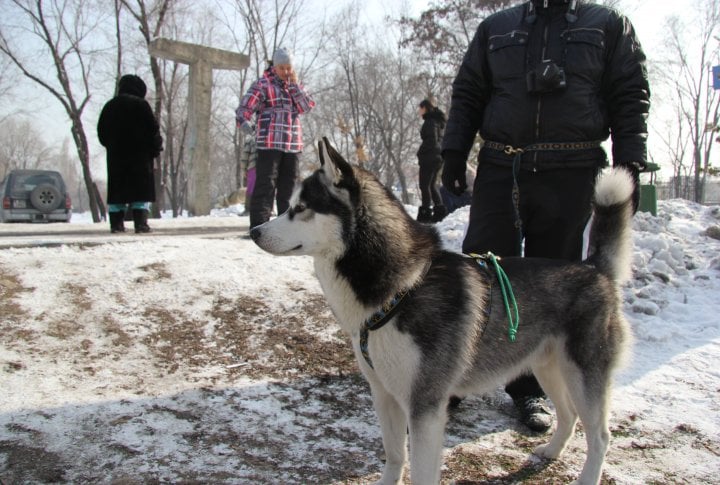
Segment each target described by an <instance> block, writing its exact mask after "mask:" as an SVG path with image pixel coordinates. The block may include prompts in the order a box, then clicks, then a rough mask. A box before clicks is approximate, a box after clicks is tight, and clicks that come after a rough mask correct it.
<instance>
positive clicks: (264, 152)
mask: <svg viewBox="0 0 720 485" xmlns="http://www.w3.org/2000/svg"><path fill="white" fill-rule="evenodd" d="M292 60H293V59H292V54H291V53H290V51H288V50H287V49H284V48H282V47H281V48H279V49H277V50H276V51H275V53H274V54H273V59H272V65H271V66H270V67H269V68H268V69H267V70H266V71H265V72H264V73H263V76H262V77H261V78H260V79H258V80H257V81H255V82H254V83H253V85H252V86H250V89H249V90H248V92H247V93H246V94H245V96H243V98H242V101H240V106H239V107H238V109H237V110H236V112H235V115H236V116H235V117H236V119H237V123H238V125H239V126H240V128H241V129H242V130H243V131H244V132H245V133H246V136H252V132H253V125H256V130H255V142H256V144H257V150H258V152H257V153H258V155H257V164H256V169H255V171H256V175H255V176H256V179H255V189H254V190H253V194H252V200H251V202H250V229H252V228H253V227H255V226H258V225H260V224H263V223H265V222H267V221H268V220H269V219H270V215H271V214H272V206H273V197H274V198H275V202H276V203H277V210H278V214H282V213H283V212H285V211H286V210H287V209H288V207H289V201H290V196H291V195H292V191H293V188H294V186H295V180H296V179H297V176H298V165H299V164H298V162H299V155H298V154H299V153H301V152H302V150H303V141H302V125H301V124H300V115H301V114H304V113H307V112H308V111H310V110H311V109H312V108H313V107H314V106H315V101H313V99H312V97H311V96H310V95H309V94H308V93H307V92H306V91H305V88H304V87H303V85H302V84H301V83H300V82H299V81H298V79H297V74H296V73H295V70H294V69H293V62H292ZM253 115H256V116H257V120H256V122H255V123H253V121H252V117H253Z"/></svg>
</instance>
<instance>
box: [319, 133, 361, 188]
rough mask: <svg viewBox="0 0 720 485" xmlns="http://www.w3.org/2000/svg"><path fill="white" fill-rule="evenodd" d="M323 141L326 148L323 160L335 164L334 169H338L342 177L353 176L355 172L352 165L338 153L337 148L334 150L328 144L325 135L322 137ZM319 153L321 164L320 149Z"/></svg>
mask: <svg viewBox="0 0 720 485" xmlns="http://www.w3.org/2000/svg"><path fill="white" fill-rule="evenodd" d="M323 142H324V143H323V144H324V145H325V149H326V153H325V154H326V155H327V156H326V159H325V161H330V162H332V165H334V166H335V170H339V171H340V175H342V177H347V178H352V177H354V175H355V174H354V172H353V169H352V166H351V165H350V164H349V163H348V162H347V161H346V160H345V159H344V158H343V156H342V155H340V153H338V151H337V150H335V148H333V146H332V145H331V144H330V141H329V140H328V139H327V137H325V136H324V137H323ZM320 153H321V155H320V163H321V164H322V163H324V162H323V154H322V150H321V151H320Z"/></svg>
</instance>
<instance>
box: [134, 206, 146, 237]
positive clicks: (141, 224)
mask: <svg viewBox="0 0 720 485" xmlns="http://www.w3.org/2000/svg"><path fill="white" fill-rule="evenodd" d="M132 213H133V223H134V224H135V233H136V234H137V233H141V232H150V226H148V223H147V220H148V211H146V210H144V209H133V211H132Z"/></svg>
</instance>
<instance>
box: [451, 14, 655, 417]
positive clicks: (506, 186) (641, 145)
mask: <svg viewBox="0 0 720 485" xmlns="http://www.w3.org/2000/svg"><path fill="white" fill-rule="evenodd" d="M649 106H650V89H649V85H648V79H647V71H646V67H645V55H644V53H643V50H642V48H641V46H640V43H639V42H638V39H637V37H636V35H635V31H634V28H633V26H632V24H631V23H630V21H629V20H628V19H627V18H626V17H624V16H623V15H621V14H619V13H618V12H617V11H615V10H613V9H611V8H608V7H605V6H601V5H595V4H592V3H589V2H585V1H577V0H531V1H528V2H526V3H524V4H522V5H519V6H516V7H511V8H508V9H506V10H503V11H500V12H498V13H496V14H493V15H491V16H489V17H488V18H486V19H485V20H484V21H483V22H482V23H481V24H480V26H479V28H478V29H477V32H476V34H475V37H474V38H473V40H472V42H471V44H470V46H469V47H468V50H467V52H466V54H465V57H464V59H463V62H462V64H461V66H460V69H459V71H458V74H457V76H456V78H455V80H454V82H453V91H452V100H451V108H450V112H449V117H448V123H447V127H446V131H445V135H444V138H443V144H442V153H443V159H444V164H445V167H444V169H443V177H442V182H443V186H444V187H446V188H447V189H448V190H451V191H453V192H455V193H461V192H463V191H464V189H465V188H466V187H467V183H466V181H465V167H466V160H467V156H468V153H469V151H470V148H471V146H472V144H473V142H474V140H475V137H476V135H477V134H478V132H479V134H480V136H481V138H482V140H483V146H482V148H481V150H480V153H479V156H478V168H477V175H476V177H475V183H474V187H473V199H472V204H471V208H470V217H469V224H468V229H467V233H466V236H465V239H464V241H463V251H464V252H475V253H485V252H488V251H492V252H493V253H495V254H496V255H499V256H520V255H523V254H524V255H525V256H528V257H545V258H562V259H566V260H580V259H581V258H582V251H583V237H582V236H583V231H584V228H585V226H586V223H587V221H588V219H589V217H590V214H591V210H592V209H591V204H592V194H593V188H594V184H595V179H596V176H597V174H598V172H599V171H600V170H601V169H602V168H603V167H604V166H606V165H608V160H607V155H606V153H605V151H604V149H603V148H602V147H601V146H600V143H601V142H602V141H604V140H606V139H607V138H608V137H609V136H612V157H613V164H614V165H615V166H624V167H626V168H627V169H628V170H629V171H630V172H631V174H632V175H633V176H634V180H635V193H634V194H633V202H634V205H635V210H637V203H638V199H639V185H638V174H639V171H640V170H642V169H643V168H644V167H645V164H646V159H647V115H648V112H649ZM519 304H520V305H522V302H519ZM520 326H521V328H520V332H522V322H521V323H520ZM508 351H512V346H511V345H510V344H509V347H508ZM506 391H507V392H508V393H509V394H510V396H511V397H512V398H513V400H514V402H515V404H516V406H517V407H518V408H519V410H520V414H521V419H522V420H523V422H525V424H527V426H528V427H530V428H531V429H533V430H536V431H545V430H547V429H548V428H549V427H550V426H551V424H552V416H551V415H550V413H549V412H547V408H546V407H545V403H544V394H543V392H542V389H541V388H540V386H539V385H538V383H537V381H536V380H535V378H534V376H532V374H528V375H525V376H523V377H521V378H519V379H518V380H516V381H514V382H512V383H510V384H509V385H508V386H507V387H506Z"/></svg>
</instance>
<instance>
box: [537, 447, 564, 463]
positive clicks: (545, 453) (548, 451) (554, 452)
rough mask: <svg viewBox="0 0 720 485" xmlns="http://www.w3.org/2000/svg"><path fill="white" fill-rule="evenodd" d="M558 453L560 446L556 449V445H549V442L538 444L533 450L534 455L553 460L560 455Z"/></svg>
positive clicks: (560, 451)
mask: <svg viewBox="0 0 720 485" xmlns="http://www.w3.org/2000/svg"><path fill="white" fill-rule="evenodd" d="M560 453H562V448H559V449H558V447H556V446H551V443H546V444H544V445H540V446H538V447H537V448H535V450H533V454H534V455H536V456H539V457H540V458H548V459H550V460H555V459H556V458H557V457H558V456H560Z"/></svg>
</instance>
